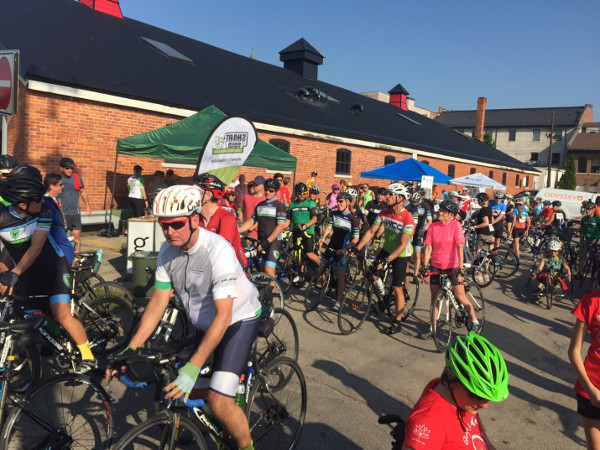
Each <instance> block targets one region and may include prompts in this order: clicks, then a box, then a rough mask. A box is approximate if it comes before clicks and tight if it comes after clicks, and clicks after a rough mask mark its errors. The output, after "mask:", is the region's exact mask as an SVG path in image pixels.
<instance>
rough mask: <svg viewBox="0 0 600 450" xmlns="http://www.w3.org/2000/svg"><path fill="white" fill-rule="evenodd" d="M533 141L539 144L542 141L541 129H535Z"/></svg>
mask: <svg viewBox="0 0 600 450" xmlns="http://www.w3.org/2000/svg"><path fill="white" fill-rule="evenodd" d="M531 140H532V141H536V142H539V140H540V129H539V128H534V130H533V136H532V137H531Z"/></svg>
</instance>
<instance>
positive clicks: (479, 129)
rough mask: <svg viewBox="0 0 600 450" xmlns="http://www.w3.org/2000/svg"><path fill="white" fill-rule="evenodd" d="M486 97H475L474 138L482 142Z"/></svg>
mask: <svg viewBox="0 0 600 450" xmlns="http://www.w3.org/2000/svg"><path fill="white" fill-rule="evenodd" d="M486 105H487V98H485V97H479V98H478V99H477V116H476V118H475V136H474V137H475V139H477V140H478V141H481V142H483V130H484V129H485V106H486Z"/></svg>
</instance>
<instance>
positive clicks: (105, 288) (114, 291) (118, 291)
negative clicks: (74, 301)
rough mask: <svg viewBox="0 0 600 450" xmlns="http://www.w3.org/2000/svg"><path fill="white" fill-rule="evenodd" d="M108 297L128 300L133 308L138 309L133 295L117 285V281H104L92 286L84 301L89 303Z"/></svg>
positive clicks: (119, 284) (120, 285)
mask: <svg viewBox="0 0 600 450" xmlns="http://www.w3.org/2000/svg"><path fill="white" fill-rule="evenodd" d="M108 295H113V296H115V297H121V298H123V299H124V300H126V301H127V302H128V303H129V304H130V305H131V307H132V308H135V307H136V302H135V297H134V296H133V293H132V292H131V291H130V290H129V289H127V288H126V287H125V286H123V285H122V284H121V283H117V282H115V281H104V282H102V283H98V284H94V285H91V286H90V288H89V289H87V292H86V293H85V295H84V296H83V298H82V301H83V302H86V303H89V302H91V301H93V300H95V299H97V298H100V297H106V296H108Z"/></svg>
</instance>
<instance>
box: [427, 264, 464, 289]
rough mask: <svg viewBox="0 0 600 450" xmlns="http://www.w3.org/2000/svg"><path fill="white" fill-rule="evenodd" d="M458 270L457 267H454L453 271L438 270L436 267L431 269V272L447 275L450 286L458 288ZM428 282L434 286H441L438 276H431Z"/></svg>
mask: <svg viewBox="0 0 600 450" xmlns="http://www.w3.org/2000/svg"><path fill="white" fill-rule="evenodd" d="M459 270H460V269H459V268H458V267H455V268H453V269H438V268H436V267H432V268H431V271H432V272H438V273H447V274H448V279H449V280H450V284H451V285H452V286H459V285H460V284H461V283H460V281H458V275H457V273H458V271H459ZM429 282H430V283H431V284H432V285H434V286H441V281H440V276H439V274H438V275H431V280H430V281H429Z"/></svg>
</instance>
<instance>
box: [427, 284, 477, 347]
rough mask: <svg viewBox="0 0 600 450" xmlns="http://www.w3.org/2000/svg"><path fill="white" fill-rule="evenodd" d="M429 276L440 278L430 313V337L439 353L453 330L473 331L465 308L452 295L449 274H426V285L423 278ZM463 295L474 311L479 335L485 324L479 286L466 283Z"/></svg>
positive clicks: (447, 342)
mask: <svg viewBox="0 0 600 450" xmlns="http://www.w3.org/2000/svg"><path fill="white" fill-rule="evenodd" d="M431 275H439V276H440V290H439V291H438V293H437V294H436V296H435V298H434V299H433V305H432V306H431V311H430V325H431V335H432V337H433V340H434V342H435V346H436V348H437V350H438V351H439V352H444V351H445V350H446V347H448V344H449V343H450V340H451V339H452V334H453V333H456V331H453V328H454V329H456V330H458V329H461V328H463V327H465V329H466V330H467V332H468V331H471V330H473V329H474V327H473V323H472V321H471V318H470V317H469V315H468V314H467V312H466V310H465V307H464V306H463V304H462V303H459V302H458V300H457V299H456V297H455V295H454V291H453V289H452V285H451V284H450V279H449V278H448V277H449V275H450V273H447V272H442V273H439V272H426V273H425V274H424V277H423V280H424V281H425V283H427V280H426V279H425V277H427V276H431ZM464 287H465V295H466V296H467V299H469V301H470V302H471V305H472V306H473V308H474V309H475V316H476V317H477V320H478V321H479V327H478V329H477V330H474V331H477V333H481V330H482V329H483V325H484V324H485V301H484V300H483V293H482V291H481V289H480V288H479V286H478V285H477V284H475V283H468V284H466V285H465V286H464Z"/></svg>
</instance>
